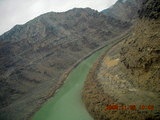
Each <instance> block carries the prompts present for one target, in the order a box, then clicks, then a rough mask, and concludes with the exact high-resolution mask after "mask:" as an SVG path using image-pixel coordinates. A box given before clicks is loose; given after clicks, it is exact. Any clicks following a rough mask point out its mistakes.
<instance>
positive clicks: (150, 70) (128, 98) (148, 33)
mask: <svg viewBox="0 0 160 120" xmlns="http://www.w3.org/2000/svg"><path fill="white" fill-rule="evenodd" d="M159 8H160V1H159V0H144V1H143V6H142V8H141V9H140V10H139V19H137V20H136V23H135V25H134V27H133V29H132V30H131V33H130V35H128V36H126V37H125V36H124V37H125V38H124V39H123V41H122V42H120V43H119V44H117V45H115V46H114V47H112V49H110V50H109V51H107V52H106V53H105V54H104V55H103V56H102V57H101V58H100V59H99V61H97V63H96V64H95V65H94V66H93V68H92V70H91V71H90V74H89V75H88V78H87V81H86V84H85V87H84V91H83V100H84V102H85V104H86V107H87V108H88V111H89V112H90V113H91V114H92V115H93V117H94V118H95V120H117V119H118V120H136V119H137V120H159V119H160V112H159V111H160V29H159V28H160V19H159V17H160V14H159Z"/></svg>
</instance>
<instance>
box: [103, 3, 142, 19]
mask: <svg viewBox="0 0 160 120" xmlns="http://www.w3.org/2000/svg"><path fill="white" fill-rule="evenodd" d="M141 4H142V0H118V1H117V2H116V3H115V4H114V5H113V6H112V7H110V8H108V9H105V10H103V11H102V13H103V14H105V15H106V16H108V17H112V18H115V19H118V20H121V21H126V22H132V21H134V20H135V19H136V18H137V12H138V10H139V8H140V6H141Z"/></svg>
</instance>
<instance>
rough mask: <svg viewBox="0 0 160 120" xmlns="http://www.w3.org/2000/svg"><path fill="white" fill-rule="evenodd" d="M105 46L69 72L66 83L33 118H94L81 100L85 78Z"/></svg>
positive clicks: (46, 119)
mask: <svg viewBox="0 0 160 120" xmlns="http://www.w3.org/2000/svg"><path fill="white" fill-rule="evenodd" d="M104 50H105V48H103V49H101V50H99V51H97V52H95V53H94V54H93V55H91V56H90V57H88V58H87V59H86V60H84V61H83V62H81V63H80V64H79V65H78V66H77V67H76V68H75V69H73V71H72V72H71V73H70V74H69V76H68V78H67V80H66V81H65V83H64V85H63V86H62V87H61V88H60V89H59V90H58V91H57V92H56V94H55V95H54V97H52V98H50V99H49V100H48V101H47V102H46V103H45V104H44V105H42V107H41V109H40V110H39V111H38V112H36V114H35V115H34V116H33V118H32V120H93V118H92V117H91V116H90V115H89V113H88V112H87V110H86V108H85V106H84V103H83V102H82V100H81V91H82V89H83V85H84V81H85V78H86V76H87V74H88V72H89V69H90V68H91V67H92V65H93V63H94V62H95V61H96V59H97V58H98V57H99V56H100V55H101V54H102V52H103V51H104Z"/></svg>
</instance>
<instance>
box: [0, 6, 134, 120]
mask: <svg viewBox="0 0 160 120" xmlns="http://www.w3.org/2000/svg"><path fill="white" fill-rule="evenodd" d="M130 26H131V24H130V23H127V22H123V21H121V20H117V19H116V18H114V19H109V18H108V17H107V16H105V15H103V14H102V13H98V12H97V11H95V10H92V9H90V8H86V9H77V8H75V9H72V10H69V11H67V12H64V13H54V12H50V13H46V14H44V15H41V16H39V17H37V18H35V19H33V20H31V21H29V22H27V23H26V24H24V25H16V26H15V27H14V28H12V29H11V30H10V31H8V32H6V33H5V34H3V35H2V36H0V119H1V120H12V119H13V118H14V119H15V120H22V119H27V118H28V117H29V116H31V114H32V113H33V112H34V111H35V110H36V109H37V108H38V107H39V106H40V105H41V104H42V103H43V102H44V101H45V100H46V98H48V95H49V93H50V90H51V89H52V92H53V91H55V90H56V88H57V83H59V78H60V77H61V75H62V73H64V72H65V71H66V70H67V69H69V67H70V66H72V65H73V64H74V63H76V61H78V60H79V59H80V58H82V57H83V56H85V55H87V54H88V53H90V52H91V51H93V50H95V49H96V48H98V47H100V46H101V45H104V44H109V43H111V42H112V38H114V37H116V36H118V35H120V34H121V33H123V32H124V31H126V30H127V29H129V28H130Z"/></svg>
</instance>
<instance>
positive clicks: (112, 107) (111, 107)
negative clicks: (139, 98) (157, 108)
mask: <svg viewBox="0 0 160 120" xmlns="http://www.w3.org/2000/svg"><path fill="white" fill-rule="evenodd" d="M105 110H154V105H139V106H136V105H114V104H113V105H107V106H106V107H105Z"/></svg>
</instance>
